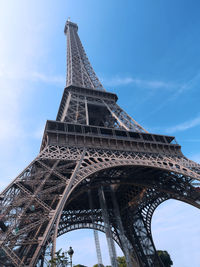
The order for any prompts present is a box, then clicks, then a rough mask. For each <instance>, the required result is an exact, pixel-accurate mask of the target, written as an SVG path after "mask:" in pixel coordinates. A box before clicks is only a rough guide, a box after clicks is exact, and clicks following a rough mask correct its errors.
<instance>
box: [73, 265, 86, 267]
mask: <svg viewBox="0 0 200 267" xmlns="http://www.w3.org/2000/svg"><path fill="white" fill-rule="evenodd" d="M73 267H87V266H85V265H82V264H77V265H73Z"/></svg>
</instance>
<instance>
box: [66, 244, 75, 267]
mask: <svg viewBox="0 0 200 267" xmlns="http://www.w3.org/2000/svg"><path fill="white" fill-rule="evenodd" d="M67 253H68V254H69V257H70V264H71V267H72V256H73V254H74V251H73V249H72V247H69V250H68V252H67Z"/></svg>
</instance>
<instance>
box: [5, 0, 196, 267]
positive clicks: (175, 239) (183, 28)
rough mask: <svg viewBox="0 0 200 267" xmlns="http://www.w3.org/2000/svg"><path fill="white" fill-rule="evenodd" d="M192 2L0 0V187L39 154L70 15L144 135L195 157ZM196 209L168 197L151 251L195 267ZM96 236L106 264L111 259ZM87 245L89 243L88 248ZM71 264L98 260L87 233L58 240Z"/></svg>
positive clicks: (55, 100) (55, 97)
mask: <svg viewBox="0 0 200 267" xmlns="http://www.w3.org/2000/svg"><path fill="white" fill-rule="evenodd" d="M199 13H200V2H199V1H198V0H190V1H186V0H168V1H164V0H129V1H128V0H127V1H122V0H121V1H117V0H109V1H106V0H101V1H92V0H84V1H83V0H82V1H81V0H76V1H75V0H68V1H64V0H59V1H53V0H48V1H47V0H43V1H38V0H34V1H33V0H29V1H25V0H18V1H14V0H8V1H0V114H1V116H0V125H1V131H0V147H1V153H0V170H1V171H0V187H1V188H2V189H3V188H4V187H5V186H6V185H7V184H8V183H9V182H10V181H11V180H12V179H13V178H14V177H16V175H17V174H18V173H19V172H20V171H21V170H23V168H24V167H25V166H26V165H28V164H29V162H30V161H31V160H32V159H34V157H35V156H36V155H37V153H38V151H39V147H40V142H41V138H42V133H43V128H44V124H45V121H46V119H55V118H56V113H57V110H58V106H59V102H60V99H61V96H62V92H63V88H64V86H65V74H66V39H65V36H64V33H63V29H64V24H65V21H66V19H67V18H68V17H71V20H72V21H74V22H76V23H78V25H79V36H80V38H81V40H82V43H83V45H84V47H85V50H86V52H87V54H88V57H89V59H90V61H91V63H92V65H93V67H94V69H95V71H96V73H97V75H98V76H99V78H100V79H101V81H102V83H103V85H104V87H105V88H106V89H107V90H108V91H112V92H115V93H117V94H118V97H119V104H120V105H121V107H123V108H124V109H125V110H126V111H127V112H128V113H129V114H130V115H131V116H132V117H133V118H134V119H136V120H137V121H138V122H139V123H140V124H141V125H142V126H143V127H144V128H146V129H147V130H148V131H151V132H154V133H161V134H169V135H175V136H176V139H177V141H178V142H179V143H180V144H181V145H182V151H183V152H184V154H185V155H186V156H187V157H189V158H191V159H193V160H196V161H198V162H199V161H200V136H199V132H200V109H199V100H200V92H199V88H200V52H199V47H200V34H199V29H200V16H199ZM199 222H200V214H199V211H198V210H196V209H195V208H193V207H190V206H188V205H186V204H183V203H179V202H176V201H168V202H166V203H164V204H162V205H161V206H160V207H159V208H158V210H157V211H156V212H155V216H154V217H153V236H154V238H155V244H156V246H157V248H158V249H165V250H168V251H169V253H170V254H171V256H172V259H173V261H174V266H176V267H189V266H191V263H192V266H193V267H197V266H199V261H200V260H199V249H198V247H199V241H200V235H199V234H200V226H199ZM100 236H101V243H102V250H103V253H104V263H105V264H106V263H107V264H108V263H109V259H108V255H107V253H106V250H107V249H106V243H105V238H104V236H103V235H100ZM86 243H87V246H86ZM70 245H72V246H74V247H75V255H74V262H75V263H83V264H85V265H87V266H89V267H91V266H92V265H93V264H94V263H96V258H95V251H94V246H93V236H92V232H91V231H77V232H74V233H70V234H69V235H65V236H63V238H62V240H59V246H62V247H64V246H66V248H68V247H69V246H70Z"/></svg>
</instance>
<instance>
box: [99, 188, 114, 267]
mask: <svg viewBox="0 0 200 267" xmlns="http://www.w3.org/2000/svg"><path fill="white" fill-rule="evenodd" d="M99 201H100V206H101V210H102V217H103V221H104V225H105V232H106V239H107V243H108V250H109V254H110V261H111V265H112V267H118V264H117V255H116V250H115V244H114V241H113V239H112V231H111V228H110V220H109V214H108V209H107V204H106V198H105V194H104V190H103V186H101V187H100V188H99Z"/></svg>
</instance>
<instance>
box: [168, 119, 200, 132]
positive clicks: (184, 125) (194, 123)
mask: <svg viewBox="0 0 200 267" xmlns="http://www.w3.org/2000/svg"><path fill="white" fill-rule="evenodd" d="M198 125H200V115H199V116H197V117H195V118H193V119H191V120H188V121H185V122H183V123H180V124H177V125H175V126H172V127H169V128H167V129H166V130H165V131H166V132H167V133H169V134H170V133H175V132H180V131H185V130H188V129H191V128H193V127H196V126H198Z"/></svg>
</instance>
